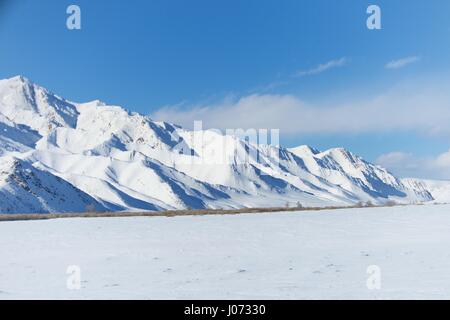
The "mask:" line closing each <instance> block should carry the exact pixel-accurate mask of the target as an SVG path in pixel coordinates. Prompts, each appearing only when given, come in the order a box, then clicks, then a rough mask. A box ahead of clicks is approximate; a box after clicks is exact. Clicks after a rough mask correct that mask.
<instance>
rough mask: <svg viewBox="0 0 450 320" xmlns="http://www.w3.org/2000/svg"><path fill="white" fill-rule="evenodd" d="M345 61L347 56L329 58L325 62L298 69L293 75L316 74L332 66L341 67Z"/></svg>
mask: <svg viewBox="0 0 450 320" xmlns="http://www.w3.org/2000/svg"><path fill="white" fill-rule="evenodd" d="M346 63H347V58H345V57H344V58H340V59H336V60H331V61H328V62H326V63H322V64H319V65H318V66H316V67H314V68H312V69H309V70H300V71H298V72H297V73H296V74H295V76H296V77H304V76H311V75H316V74H319V73H322V72H325V71H327V70H329V69H332V68H337V67H342V66H344V65H345V64H346Z"/></svg>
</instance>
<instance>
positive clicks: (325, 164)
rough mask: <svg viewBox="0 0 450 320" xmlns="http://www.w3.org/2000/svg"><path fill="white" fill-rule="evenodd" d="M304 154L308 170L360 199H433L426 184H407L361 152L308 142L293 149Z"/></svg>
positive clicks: (298, 153) (297, 153) (300, 155)
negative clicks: (323, 148)
mask: <svg viewBox="0 0 450 320" xmlns="http://www.w3.org/2000/svg"><path fill="white" fill-rule="evenodd" d="M290 150H291V151H292V152H293V153H295V154H296V155H297V156H299V157H300V158H302V159H303V160H304V162H305V165H306V166H307V168H308V170H310V171H311V172H313V173H314V174H316V175H319V176H321V177H323V178H324V179H326V180H327V181H329V182H330V183H332V184H335V185H339V186H341V187H342V188H344V189H345V190H348V191H349V192H351V193H354V194H357V195H359V197H360V198H361V199H364V200H370V199H369V198H370V197H374V198H385V199H387V198H389V197H391V198H393V199H398V200H401V199H402V198H416V197H417V198H418V199H421V200H420V201H431V200H433V197H432V195H431V193H430V192H429V191H428V190H426V188H420V187H418V186H415V185H412V184H407V185H405V184H404V183H402V181H401V180H400V179H398V178H396V177H394V176H393V175H392V174H391V173H389V172H388V171H387V170H386V169H384V168H381V167H379V166H376V165H373V164H371V163H368V162H366V161H365V160H364V159H362V158H361V157H359V156H356V155H354V154H353V153H351V152H349V151H347V150H345V149H342V148H335V149H330V150H327V151H324V152H319V151H317V150H314V149H312V148H311V147H308V146H301V147H298V148H293V149H290Z"/></svg>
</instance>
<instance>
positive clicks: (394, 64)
mask: <svg viewBox="0 0 450 320" xmlns="http://www.w3.org/2000/svg"><path fill="white" fill-rule="evenodd" d="M418 61H420V57H418V56H411V57H405V58H401V59H398V60H392V61H390V62H389V63H387V64H386V66H385V67H386V69H400V68H403V67H406V66H407V65H410V64H412V63H415V62H418Z"/></svg>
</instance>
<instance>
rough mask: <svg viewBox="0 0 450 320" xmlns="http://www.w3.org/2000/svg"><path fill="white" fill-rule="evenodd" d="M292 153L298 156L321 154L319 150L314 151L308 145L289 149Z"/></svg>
mask: <svg viewBox="0 0 450 320" xmlns="http://www.w3.org/2000/svg"><path fill="white" fill-rule="evenodd" d="M288 150H289V151H290V152H292V153H294V154H296V155H300V156H301V155H305V154H307V155H316V154H318V153H320V152H319V151H318V150H316V149H314V148H313V147H311V146H308V145H301V146H298V147H295V148H289V149H288Z"/></svg>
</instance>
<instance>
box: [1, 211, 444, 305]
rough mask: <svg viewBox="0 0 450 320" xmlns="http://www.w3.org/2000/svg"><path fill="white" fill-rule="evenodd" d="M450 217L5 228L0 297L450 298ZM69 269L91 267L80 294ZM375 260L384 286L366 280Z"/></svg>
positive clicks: (350, 214)
mask: <svg viewBox="0 0 450 320" xmlns="http://www.w3.org/2000/svg"><path fill="white" fill-rule="evenodd" d="M449 213H450V206H449V205H430V206H407V207H394V208H370V209H342V210H330V211H321V212H295V213H271V214H244V215H237V216H191V217H175V218H93V219H86V218H79V219H62V220H49V221H29V222H4V223H0V255H1V257H2V258H1V259H0V299H20V298H31V299H44V298H56V299H78V298H81V299H85V298H86V299H88V298H94V299H97V298H99V299H112V298H118V299H131V298H137V299H183V298H186V299H207V298H209V299H215V298H223V299H252V298H258V299H300V298H302V299H303V298H304V299H315V298H324V299H342V298H350V299H378V298H380V299H391V298H393V299H398V298H401V299H403V298H413V299H415V298H424V299H443V298H447V299H448V298H450V273H449V270H450V252H449V250H448V247H449V245H450V233H449V232H448V230H450V214H449ZM17 235H21V236H20V237H18V236H17ZM70 265H78V266H79V267H80V268H81V289H80V290H68V289H67V286H66V282H67V279H68V277H69V276H68V275H67V274H66V271H67V268H68V266H70ZM372 265H376V266H378V267H379V268H380V271H381V289H380V290H369V289H368V288H367V285H366V281H367V279H368V278H369V277H370V275H369V274H367V273H366V272H367V268H368V267H369V266H372Z"/></svg>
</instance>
